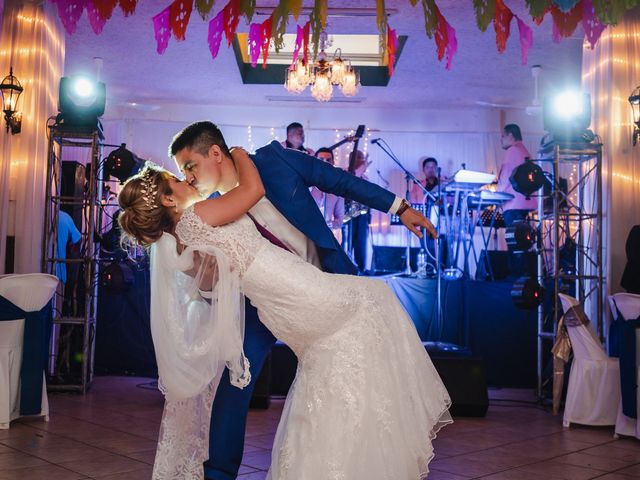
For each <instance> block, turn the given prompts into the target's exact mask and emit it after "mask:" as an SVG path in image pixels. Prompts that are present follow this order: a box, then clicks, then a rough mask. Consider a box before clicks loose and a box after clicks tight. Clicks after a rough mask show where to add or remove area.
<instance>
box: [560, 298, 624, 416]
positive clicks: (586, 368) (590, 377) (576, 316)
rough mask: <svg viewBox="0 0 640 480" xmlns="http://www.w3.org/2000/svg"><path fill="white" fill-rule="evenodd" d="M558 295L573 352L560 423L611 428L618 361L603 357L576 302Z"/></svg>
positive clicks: (616, 396)
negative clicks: (608, 426) (609, 426)
mask: <svg viewBox="0 0 640 480" xmlns="http://www.w3.org/2000/svg"><path fill="white" fill-rule="evenodd" d="M558 296H559V298H560V301H561V303H562V309H563V310H564V313H565V326H566V329H567V333H568V334H569V339H570V340H571V348H572V350H573V362H572V364H571V372H570V373H569V386H568V388H567V398H566V401H565V406H564V417H563V421H562V423H563V425H564V426H565V427H568V426H569V425H570V424H571V423H579V424H582V425H596V426H603V425H615V423H616V415H617V412H618V405H619V403H620V367H619V364H618V359H617V358H609V357H608V356H607V354H606V352H605V350H604V348H603V347H602V344H601V343H600V341H599V340H598V337H597V335H596V333H595V331H594V330H593V328H592V326H591V325H590V323H589V320H588V319H587V318H586V316H585V315H584V312H583V311H582V306H581V305H580V303H579V302H578V300H576V299H575V298H573V297H570V296H569V295H564V294H562V293H559V294H558ZM570 320H571V321H570Z"/></svg>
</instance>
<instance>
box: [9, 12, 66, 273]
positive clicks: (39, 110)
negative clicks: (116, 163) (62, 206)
mask: <svg viewBox="0 0 640 480" xmlns="http://www.w3.org/2000/svg"><path fill="white" fill-rule="evenodd" d="M9 65H13V71H14V74H15V75H16V76H17V77H18V78H19V79H20V82H21V83H22V86H23V87H24V92H23V93H22V96H21V97H20V102H19V105H18V108H19V110H20V111H22V113H23V115H22V132H21V133H20V134H18V135H4V131H2V132H1V134H0V273H3V272H4V265H5V256H6V237H7V235H13V236H15V257H14V269H15V272H16V273H31V272H39V271H40V258H41V249H42V229H43V221H42V219H43V218H44V203H45V193H44V187H45V175H46V165H47V136H46V122H47V118H48V117H49V116H50V115H51V114H52V112H56V111H57V100H58V95H57V88H58V81H59V80H60V77H61V76H62V72H63V67H64V31H63V30H62V27H61V26H60V22H59V21H58V19H57V17H56V15H55V8H53V7H52V6H51V5H49V4H48V3H45V4H39V5H38V4H37V2H22V1H19V0H5V2H4V18H3V22H2V31H1V33H0V75H6V74H7V72H9ZM16 219H17V220H16Z"/></svg>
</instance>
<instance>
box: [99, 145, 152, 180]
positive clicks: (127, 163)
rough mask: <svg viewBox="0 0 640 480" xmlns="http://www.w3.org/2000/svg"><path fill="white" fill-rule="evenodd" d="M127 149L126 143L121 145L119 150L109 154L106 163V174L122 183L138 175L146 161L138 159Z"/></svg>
mask: <svg viewBox="0 0 640 480" xmlns="http://www.w3.org/2000/svg"><path fill="white" fill-rule="evenodd" d="M126 147H127V145H126V144H125V143H123V144H121V145H120V147H119V148H117V149H116V150H114V151H113V152H111V153H110V154H109V156H108V157H107V160H106V161H105V163H104V172H105V174H106V175H107V176H109V175H111V176H112V177H115V178H117V179H118V180H120V182H121V183H124V182H125V181H126V180H127V179H128V178H130V177H132V176H133V175H135V174H136V173H138V172H139V171H140V169H141V168H142V167H143V166H144V160H141V159H140V158H138V157H137V156H136V154H135V153H133V152H131V151H129V150H127V148H126Z"/></svg>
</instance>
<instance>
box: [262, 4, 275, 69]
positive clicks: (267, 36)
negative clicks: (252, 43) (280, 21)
mask: <svg viewBox="0 0 640 480" xmlns="http://www.w3.org/2000/svg"><path fill="white" fill-rule="evenodd" d="M272 26H273V14H271V16H270V17H269V18H267V19H266V20H265V21H264V22H262V44H261V50H262V68H267V59H268V58H269V44H270V43H271V30H272Z"/></svg>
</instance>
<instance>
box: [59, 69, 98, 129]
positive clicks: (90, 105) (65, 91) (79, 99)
mask: <svg viewBox="0 0 640 480" xmlns="http://www.w3.org/2000/svg"><path fill="white" fill-rule="evenodd" d="M106 96H107V94H106V86H105V84H104V83H102V82H96V81H92V80H91V79H89V78H87V77H84V76H71V77H62V78H61V79H60V89H59V96H58V111H59V112H60V113H59V114H58V117H57V119H56V120H57V122H58V123H63V124H64V125H66V126H69V127H74V128H76V129H79V130H83V129H87V130H89V131H93V130H96V129H98V130H102V126H101V125H100V122H99V120H98V118H100V117H101V116H102V115H103V114H104V109H105V105H106Z"/></svg>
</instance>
